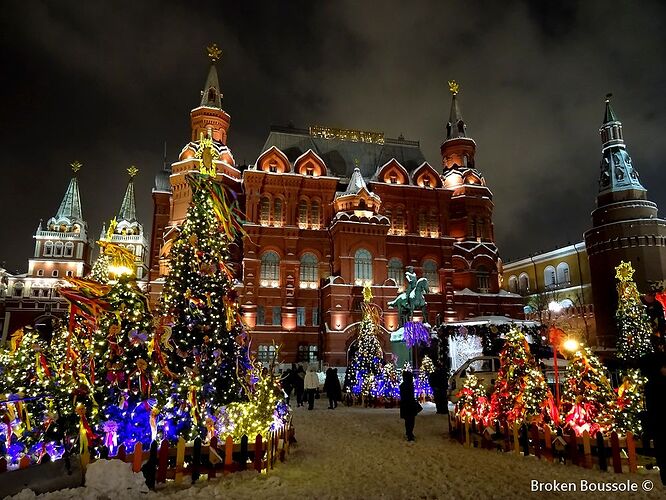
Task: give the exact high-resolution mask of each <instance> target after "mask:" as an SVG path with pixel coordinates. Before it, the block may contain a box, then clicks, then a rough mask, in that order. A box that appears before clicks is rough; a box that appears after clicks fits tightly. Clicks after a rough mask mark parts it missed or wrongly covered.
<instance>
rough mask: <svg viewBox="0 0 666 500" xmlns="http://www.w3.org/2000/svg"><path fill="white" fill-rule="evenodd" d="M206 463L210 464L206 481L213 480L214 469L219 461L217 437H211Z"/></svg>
mask: <svg viewBox="0 0 666 500" xmlns="http://www.w3.org/2000/svg"><path fill="white" fill-rule="evenodd" d="M208 461H209V462H210V469H209V470H208V479H214V478H215V468H216V467H217V463H218V462H219V461H220V460H219V455H218V454H217V436H213V437H212V438H211V440H210V444H209V445H208Z"/></svg>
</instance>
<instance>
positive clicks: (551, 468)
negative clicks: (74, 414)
mask: <svg viewBox="0 0 666 500" xmlns="http://www.w3.org/2000/svg"><path fill="white" fill-rule="evenodd" d="M317 405H318V406H315V410H314V411H312V412H309V411H307V410H306V409H305V408H297V409H296V411H295V416H294V425H295V427H296V429H297V431H296V439H297V440H298V443H297V444H296V445H295V446H292V448H291V453H290V455H289V457H288V458H287V461H286V462H285V463H283V464H279V465H277V466H276V468H275V469H274V470H272V471H269V473H268V474H257V473H256V472H254V471H248V472H243V473H237V474H230V475H228V476H226V477H224V478H222V479H219V480H215V481H214V482H206V481H204V482H200V483H198V484H197V485H195V486H193V487H189V488H178V489H176V488H175V487H174V486H173V485H171V486H167V487H165V488H163V489H158V490H157V492H156V493H154V492H148V490H147V488H146V487H145V484H144V483H143V478H142V477H140V475H139V477H138V479H137V478H136V477H134V478H132V476H133V475H132V473H131V472H129V465H128V464H123V465H124V466H125V474H123V475H121V474H119V476H120V477H114V476H109V474H108V473H106V471H108V470H109V469H108V468H106V467H105V468H101V469H95V467H94V465H93V466H91V467H92V469H91V470H101V471H102V474H101V475H102V477H101V478H100V477H98V475H97V473H95V474H94V475H93V477H92V479H90V472H89V479H88V481H89V483H90V482H93V484H92V485H91V484H89V485H88V487H87V488H78V489H73V490H64V491H59V492H55V493H51V494H47V495H44V496H40V497H39V498H45V499H52V500H58V499H63V500H64V499H75V498H77V499H78V498H85V499H91V500H92V499H95V498H111V499H115V498H118V499H120V498H128V499H129V498H164V499H174V500H175V499H180V500H185V499H188V498H201V499H203V498H211V499H218V498H219V499H221V498H228V499H235V498H238V499H256V498H262V499H264V498H265V499H288V498H299V499H306V498H319V499H326V498H331V499H332V498H339V499H356V498H358V499H361V498H365V499H372V498H395V499H399V498H400V499H402V498H404V499H409V498H451V499H458V498H461V499H462V498H468V499H485V498H497V499H504V498H506V499H511V498H530V497H533V498H550V497H554V493H548V492H545V490H543V491H542V492H533V491H531V481H532V480H538V481H540V482H541V483H550V484H553V482H557V483H559V484H564V483H567V484H569V483H573V484H574V485H577V486H579V488H580V485H581V484H582V483H584V482H587V483H589V484H592V483H595V484H603V485H610V484H612V483H618V484H619V483H622V484H627V482H628V481H629V482H630V483H633V484H636V486H637V488H638V491H637V492H630V493H609V492H590V491H587V492H585V491H582V492H581V491H580V490H579V491H578V493H559V494H558V495H559V496H558V498H566V497H570V498H573V497H574V495H575V494H577V495H579V496H577V497H576V498H585V499H587V498H589V499H596V498H599V499H607V498H610V496H611V495H613V496H616V495H617V496H618V497H619V498H654V499H657V498H664V494H665V492H664V489H663V487H662V486H660V485H659V475H658V474H656V473H654V472H649V471H643V473H640V474H621V475H618V474H613V473H611V472H607V473H602V472H600V471H595V470H586V469H582V468H579V467H571V466H564V465H553V464H549V463H547V462H545V461H540V460H538V459H536V458H535V457H527V458H523V457H517V456H515V455H513V454H508V453H506V454H502V453H498V452H493V451H486V450H476V449H468V448H464V447H463V446H461V445H460V444H459V443H457V442H455V441H452V440H450V439H449V437H448V434H447V432H448V431H447V429H448V425H447V416H446V415H438V414H436V413H435V411H434V405H432V404H427V405H426V406H425V408H424V411H423V412H422V413H421V414H420V415H419V417H417V421H416V428H415V431H414V433H415V435H416V441H415V442H413V443H407V442H405V441H404V438H403V431H404V429H403V426H402V422H401V421H400V419H399V418H398V410H397V409H376V408H368V409H363V408H358V407H349V408H348V407H344V406H338V408H337V409H336V410H332V411H331V410H328V409H326V406H325V403H324V401H323V400H320V401H319V402H318V403H317ZM114 470H115V468H114ZM646 480H649V481H652V483H653V485H654V489H653V490H652V491H651V492H645V491H643V486H642V485H643V483H644V482H645V481H646ZM605 487H610V486H605ZM542 488H543V487H542ZM14 498H15V499H20V500H28V499H32V498H35V496H34V494H32V493H31V492H23V493H22V494H20V495H18V496H15V497H14Z"/></svg>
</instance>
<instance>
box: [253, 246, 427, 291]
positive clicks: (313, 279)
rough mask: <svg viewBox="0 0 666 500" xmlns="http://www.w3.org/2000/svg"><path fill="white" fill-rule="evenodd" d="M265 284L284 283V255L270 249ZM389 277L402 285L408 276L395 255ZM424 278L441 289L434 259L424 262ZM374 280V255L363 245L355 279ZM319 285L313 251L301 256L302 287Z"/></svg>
mask: <svg viewBox="0 0 666 500" xmlns="http://www.w3.org/2000/svg"><path fill="white" fill-rule="evenodd" d="M259 276H260V277H259V279H260V283H261V286H265V287H279V286H280V256H279V255H278V254H277V252H275V251H273V250H269V251H267V252H264V253H263V254H262V255H261V269H260V273H259ZM388 277H389V278H391V279H392V280H394V281H395V283H396V284H397V285H398V286H399V287H402V286H403V284H404V279H405V269H404V266H403V264H402V261H401V260H400V259H399V258H397V257H393V258H392V259H390V260H389V262H388ZM423 277H425V278H427V279H428V286H429V287H430V291H431V292H433V293H437V292H438V291H439V274H438V272H437V263H436V262H435V261H434V260H432V259H426V260H425V261H423ZM372 281H373V257H372V254H371V253H370V252H369V251H368V250H366V249H365V248H359V249H358V250H356V252H355V253H354V282H355V283H356V284H358V285H361V284H364V283H367V282H370V283H372ZM318 286H319V259H317V256H316V255H314V254H313V253H310V252H306V253H304V254H303V255H302V256H301V261H300V272H299V287H300V288H317V287H318Z"/></svg>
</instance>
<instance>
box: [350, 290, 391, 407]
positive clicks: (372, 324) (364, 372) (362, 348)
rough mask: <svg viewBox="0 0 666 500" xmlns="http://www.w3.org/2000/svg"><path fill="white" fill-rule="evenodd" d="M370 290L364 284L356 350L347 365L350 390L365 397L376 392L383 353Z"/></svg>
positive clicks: (376, 313)
mask: <svg viewBox="0 0 666 500" xmlns="http://www.w3.org/2000/svg"><path fill="white" fill-rule="evenodd" d="M370 300H372V291H371V289H370V286H368V285H366V286H365V288H364V289H363V305H362V309H363V317H362V319H361V325H360V327H359V334H358V340H357V343H356V352H355V353H354V357H353V358H352V361H351V365H350V367H349V372H350V373H349V380H350V384H351V391H352V393H353V394H355V395H360V396H362V397H363V398H367V397H368V396H370V395H371V394H374V393H375V392H376V382H377V381H376V378H377V377H378V376H379V375H380V373H381V372H382V366H383V364H384V363H383V358H384V353H383V351H382V346H381V343H380V342H379V338H377V334H378V324H379V316H378V310H377V309H378V308H377V307H376V306H375V305H374V304H371V303H370Z"/></svg>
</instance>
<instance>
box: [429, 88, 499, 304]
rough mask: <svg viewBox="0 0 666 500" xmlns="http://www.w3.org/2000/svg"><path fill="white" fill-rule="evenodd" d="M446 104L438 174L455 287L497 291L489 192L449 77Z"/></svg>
mask: <svg viewBox="0 0 666 500" xmlns="http://www.w3.org/2000/svg"><path fill="white" fill-rule="evenodd" d="M449 91H450V92H451V109H450V112H449V120H448V122H447V124H446V138H445V139H444V142H442V145H441V148H440V151H441V154H442V166H443V172H442V179H443V182H444V188H446V189H449V190H451V191H452V193H451V208H450V222H449V223H450V234H451V236H453V237H454V238H455V239H456V242H455V243H454V255H453V259H452V266H453V269H454V271H455V272H454V275H453V280H454V284H455V285H456V287H457V288H468V289H470V290H473V291H475V293H480V294H484V293H485V294H487V293H498V291H499V279H498V277H499V275H500V273H501V269H500V267H501V265H500V259H499V252H498V250H497V246H496V245H495V235H494V229H493V219H492V217H493V208H494V204H493V201H492V199H493V194H492V192H491V191H490V189H489V188H488V187H487V186H486V180H485V178H484V177H483V175H482V174H481V172H479V171H478V170H477V169H476V161H475V154H476V142H475V141H474V139H472V138H471V137H469V136H468V132H467V124H466V123H465V120H464V119H463V115H462V111H461V106H460V101H459V93H460V85H459V84H458V83H456V82H455V81H451V82H449Z"/></svg>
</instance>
